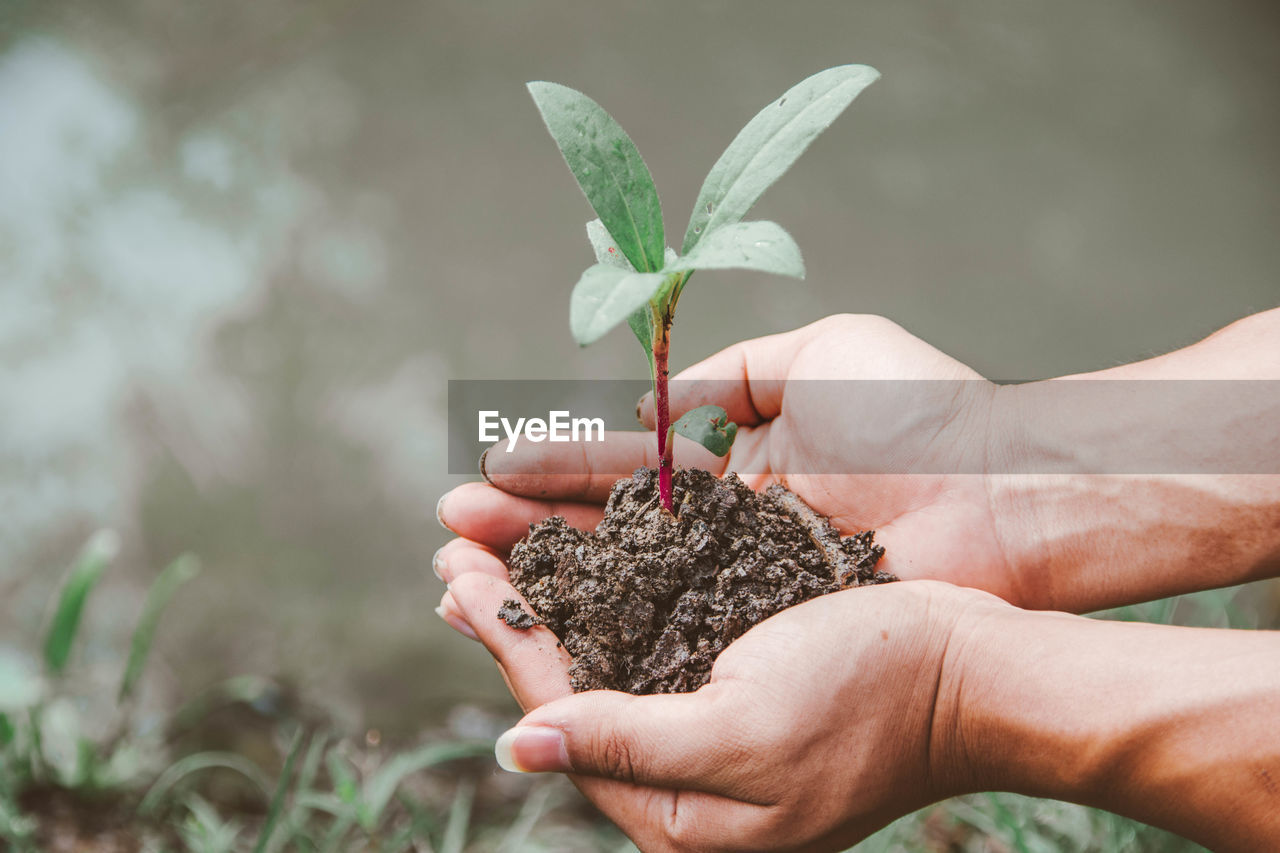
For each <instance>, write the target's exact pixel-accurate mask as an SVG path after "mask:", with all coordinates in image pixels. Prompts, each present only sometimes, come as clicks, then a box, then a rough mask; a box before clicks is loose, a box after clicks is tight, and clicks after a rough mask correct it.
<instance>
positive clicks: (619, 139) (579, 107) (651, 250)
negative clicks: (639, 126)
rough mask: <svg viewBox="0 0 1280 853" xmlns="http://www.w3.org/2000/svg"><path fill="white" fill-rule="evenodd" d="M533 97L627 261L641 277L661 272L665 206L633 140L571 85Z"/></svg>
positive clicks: (545, 87)
mask: <svg viewBox="0 0 1280 853" xmlns="http://www.w3.org/2000/svg"><path fill="white" fill-rule="evenodd" d="M529 94H530V95H532V96H533V101H534V103H536V104H537V105H538V111H539V112H540V113H542V120H543V121H544V122H546V125H547V130H549V131H551V138H552V139H554V140H555V141H556V145H558V146H559V147H560V153H561V154H563V155H564V160H565V162H566V163H567V164H568V165H569V171H571V172H573V176H574V177H575V178H577V179H578V186H579V187H581V188H582V192H583V193H584V194H586V196H587V201H589V202H590V203H591V207H592V208H593V209H594V210H595V212H596V215H597V216H599V217H600V221H601V222H602V223H603V224H604V227H605V228H606V229H607V230H608V232H609V233H610V234H611V235H612V236H613V239H614V240H616V241H617V244H618V248H619V249H620V250H621V251H622V253H623V254H624V255H626V256H627V260H629V261H631V265H632V266H633V267H635V268H636V269H637V270H639V271H640V272H657V271H658V270H660V269H662V260H663V252H662V250H663V246H664V245H665V236H664V234H663V230H662V205H661V204H660V203H659V202H658V190H657V188H655V187H654V185H653V176H652V175H650V174H649V167H648V166H646V165H645V162H644V160H643V159H642V158H641V157H640V152H639V151H637V150H636V145H635V143H634V142H632V141H631V137H629V136H627V134H626V131H624V130H623V129H622V127H621V126H620V125H619V124H618V123H617V122H616V121H614V119H613V116H611V115H609V114H608V113H607V112H605V111H604V108H603V107H601V106H600V105H599V104H597V103H596V102H595V101H593V100H591V99H590V98H588V97H587V96H586V95H584V94H582V93H581V92H578V91H576V90H574V89H570V88H569V87H567V86H561V85H560V84H558V83H546V82H533V83H530V84H529Z"/></svg>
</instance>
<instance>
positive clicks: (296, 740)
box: [253, 727, 302, 853]
mask: <svg viewBox="0 0 1280 853" xmlns="http://www.w3.org/2000/svg"><path fill="white" fill-rule="evenodd" d="M301 751H302V728H301V727H299V728H298V729H297V730H296V731H295V732H294V733H293V737H292V738H291V739H290V741H289V751H288V752H287V753H286V754H285V757H284V767H282V768H280V779H279V780H278V781H277V782H276V790H275V793H274V794H272V795H271V803H270V805H268V806H267V816H266V818H265V819H264V820H263V821H262V831H261V832H259V833H258V843H257V844H255V845H254V847H253V853H262V851H264V850H266V849H267V842H268V841H270V840H271V834H272V833H273V832H275V830H276V822H277V821H278V820H279V819H280V812H281V811H283V810H284V798H285V795H286V794H288V793H289V782H290V780H291V779H292V777H293V765H294V763H295V762H297V760H298V753H299V752H301Z"/></svg>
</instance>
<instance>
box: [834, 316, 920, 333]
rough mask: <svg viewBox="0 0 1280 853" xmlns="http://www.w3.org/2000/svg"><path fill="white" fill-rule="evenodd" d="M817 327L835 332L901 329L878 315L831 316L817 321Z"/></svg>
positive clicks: (886, 318)
mask: <svg viewBox="0 0 1280 853" xmlns="http://www.w3.org/2000/svg"><path fill="white" fill-rule="evenodd" d="M817 325H821V326H823V327H824V331H825V330H826V329H830V330H832V331H837V332H846V333H847V332H862V333H866V332H871V331H887V330H890V329H898V328H901V327H900V326H898V324H897V323H895V322H893V321H892V320H890V319H889V318H888V317H884V316H881V315H880V314H832V315H831V316H830V317H825V318H823V319H822V320H819V321H818V323H817Z"/></svg>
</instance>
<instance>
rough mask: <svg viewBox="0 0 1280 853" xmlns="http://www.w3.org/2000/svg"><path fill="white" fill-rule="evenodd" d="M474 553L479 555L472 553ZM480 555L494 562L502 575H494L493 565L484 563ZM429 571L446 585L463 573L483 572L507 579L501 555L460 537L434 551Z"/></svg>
mask: <svg viewBox="0 0 1280 853" xmlns="http://www.w3.org/2000/svg"><path fill="white" fill-rule="evenodd" d="M476 551H478V552H480V553H479V554H474V553H472V552H476ZM482 555H488V556H489V557H492V558H493V560H496V561H497V563H498V564H499V566H500V567H501V572H502V573H501V574H494V570H493V564H492V563H489V562H487V561H484V560H483V559H482ZM431 571H432V572H434V573H435V576H436V577H438V578H439V579H440V580H442V581H444V582H445V583H446V584H448V583H449V581H450V580H452V579H453V578H454V577H456V576H458V575H460V574H464V573H465V572H474V571H485V572H488V573H489V574H494V577H499V578H502V579H503V580H506V577H507V570H506V564H505V563H503V562H502V555H500V554H499V553H498V552H497V551H495V550H494V549H492V548H490V547H489V546H488V545H481V544H480V543H479V542H473V541H472V540H470V539H464V538H462V537H458V538H457V539H450V540H449V541H448V542H446V543H444V544H443V545H441V546H440V547H439V548H438V549H436V552H435V553H434V554H432V555H431Z"/></svg>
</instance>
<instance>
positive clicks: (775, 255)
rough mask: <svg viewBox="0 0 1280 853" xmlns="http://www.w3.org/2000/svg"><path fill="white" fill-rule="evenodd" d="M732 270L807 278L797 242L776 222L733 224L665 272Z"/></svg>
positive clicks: (725, 226)
mask: <svg viewBox="0 0 1280 853" xmlns="http://www.w3.org/2000/svg"><path fill="white" fill-rule="evenodd" d="M729 269H742V270H758V271H760V272H771V273H775V274H777V275H787V276H791V277H792V278H804V259H803V258H801V257H800V247H799V246H797V245H796V241H795V240H792V239H791V235H790V234H788V233H787V232H786V231H785V230H783V228H782V226H781V225H779V224H777V223H776V222H732V223H729V224H728V225H721V226H720V227H719V228H717V229H716V230H715V231H712V232H711V233H710V234H707V235H705V236H704V237H703V238H702V240H701V241H700V242H699V243H698V245H696V246H694V247H693V250H692V251H691V252H689V254H687V255H685V256H684V257H682V258H678V259H677V260H676V261H675V262H674V263H673V264H669V265H668V266H667V267H666V270H665V271H666V272H676V271H678V270H729Z"/></svg>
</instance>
